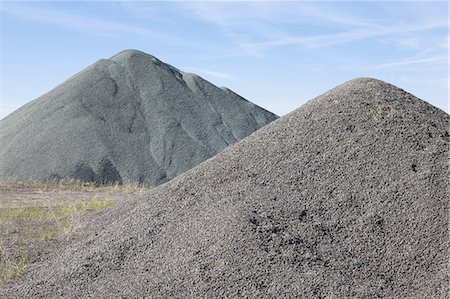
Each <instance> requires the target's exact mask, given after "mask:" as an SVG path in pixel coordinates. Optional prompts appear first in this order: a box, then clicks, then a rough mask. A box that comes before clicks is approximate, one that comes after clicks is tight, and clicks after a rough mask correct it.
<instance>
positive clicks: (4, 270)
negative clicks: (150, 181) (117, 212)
mask: <svg viewBox="0 0 450 299" xmlns="http://www.w3.org/2000/svg"><path fill="white" fill-rule="evenodd" d="M112 204H113V200H112V199H111V198H109V197H104V198H95V197H94V198H93V199H91V200H90V201H87V202H77V203H62V204H59V205H48V206H42V207H24V208H23V207H22V208H3V209H1V208H0V236H1V237H2V238H3V237H5V239H4V240H5V241H8V240H9V243H8V244H7V246H6V247H2V246H1V245H2V244H0V283H5V282H7V281H10V280H13V279H15V278H16V277H17V276H19V275H21V274H23V273H25V272H27V271H28V268H29V266H30V264H31V262H32V260H33V259H32V258H29V256H30V255H29V253H30V252H27V250H26V248H33V246H36V244H41V245H42V246H45V244H48V243H45V242H46V241H47V240H51V239H55V238H57V237H59V236H61V235H64V234H66V233H69V232H70V231H73V230H74V229H75V228H76V224H77V221H78V220H79V216H81V215H82V214H83V213H87V212H90V211H95V210H102V209H106V208H108V207H110V206H111V205H112ZM0 240H1V239H0ZM11 240H14V241H11ZM30 250H32V249H30Z"/></svg>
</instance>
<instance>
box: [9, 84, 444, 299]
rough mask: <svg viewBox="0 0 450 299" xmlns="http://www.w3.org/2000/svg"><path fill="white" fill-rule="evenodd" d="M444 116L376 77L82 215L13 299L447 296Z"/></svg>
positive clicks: (343, 87) (12, 293) (15, 290)
mask: <svg viewBox="0 0 450 299" xmlns="http://www.w3.org/2000/svg"><path fill="white" fill-rule="evenodd" d="M449 121H450V117H449V115H448V114H447V113H445V112H444V111H441V110H439V109H438V108H435V107H433V106H431V105H429V104H427V103H426V102H423V101H422V100H419V99H418V98H416V97H414V96H413V95H411V94H409V93H407V92H405V91H403V90H401V89H398V88H396V87H395V86H392V85H389V84H387V83H384V82H382V81H378V80H374V79H366V78H363V79H355V80H352V81H349V82H347V83H345V84H343V85H340V86H338V87H336V88H335V89H333V90H331V91H329V92H327V93H325V94H323V95H321V96H319V97H317V98H315V99H313V100H311V101H310V102H308V103H307V104H305V105H303V106H301V107H300V108H299V109H297V110H295V111H294V112H292V113H290V114H288V115H286V116H284V117H282V118H281V119H279V120H277V121H275V122H273V123H271V124H270V125H268V126H265V127H264V128H262V129H260V130H258V131H257V132H256V133H254V134H252V135H250V136H249V137H247V138H246V139H244V140H242V141H240V142H238V143H236V144H234V145H232V146H230V147H228V148H227V149H225V150H224V151H223V152H222V153H220V154H218V155H216V156H214V157H213V158H211V159H209V160H207V161H205V162H204V163H202V164H200V165H199V166H197V167H195V168H193V169H191V170H190V171H187V172H185V173H184V174H181V175H180V176H178V177H177V178H175V179H173V180H171V181H170V182H168V183H166V184H163V185H161V186H159V187H158V188H155V189H154V190H152V191H151V192H149V194H148V195H146V196H144V199H140V200H132V201H127V202H124V203H123V204H119V205H117V206H116V207H115V208H113V209H110V210H108V211H106V212H105V213H104V214H102V215H101V216H100V217H97V218H95V219H93V220H92V222H91V223H90V227H89V229H88V230H87V232H86V235H85V236H84V238H83V239H82V240H80V241H78V242H76V243H74V244H71V245H70V246H68V247H66V248H64V249H63V250H61V251H60V252H58V253H57V254H56V253H55V254H54V255H51V256H48V257H47V258H46V259H44V260H42V261H40V262H38V263H37V264H35V265H34V266H32V268H31V269H30V271H29V273H27V274H26V275H25V276H23V277H22V278H20V279H19V280H17V281H16V283H14V284H12V285H10V286H9V287H8V289H7V290H5V291H4V293H3V294H5V296H7V297H8V296H9V297H11V298H12V297H16V298H25V297H27V298H61V297H64V298H88V297H92V298H119V297H120V298H175V297H177V298H225V297H229V298H447V295H448V293H447V292H448V282H449V281H448V271H447V263H448V249H449V248H448V202H449V193H448V191H449V181H448V175H449V165H448V146H449V132H448V126H449Z"/></svg>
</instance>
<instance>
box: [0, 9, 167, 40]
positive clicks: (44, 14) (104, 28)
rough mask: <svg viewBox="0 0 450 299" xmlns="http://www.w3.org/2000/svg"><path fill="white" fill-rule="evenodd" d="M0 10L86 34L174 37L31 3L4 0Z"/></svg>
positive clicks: (164, 38) (157, 37) (165, 38)
mask: <svg viewBox="0 0 450 299" xmlns="http://www.w3.org/2000/svg"><path fill="white" fill-rule="evenodd" d="M0 10H1V11H2V12H3V13H5V14H8V15H11V16H15V17H18V18H22V19H27V20H31V21H36V22H43V23H48V24H52V25H56V26H59V27H62V28H66V29H71V30H75V31H80V32H83V33H88V34H94V35H103V36H115V34H117V33H128V34H134V35H140V36H144V37H149V38H156V39H163V40H172V41H174V38H173V37H171V36H168V35H166V34H161V33H160V32H157V31H152V30H149V29H146V28H141V27H138V26H132V25H128V24H123V23H120V22H112V21H106V20H100V19H97V18H94V17H89V16H83V15H77V14H74V13H67V12H62V11H58V10H54V9H47V8H41V7H36V6H33V5H24V4H17V3H10V2H6V3H4V4H3V5H2V6H1V7H0Z"/></svg>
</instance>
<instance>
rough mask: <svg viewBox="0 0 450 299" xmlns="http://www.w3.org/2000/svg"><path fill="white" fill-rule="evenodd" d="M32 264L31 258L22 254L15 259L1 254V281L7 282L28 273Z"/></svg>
mask: <svg viewBox="0 0 450 299" xmlns="http://www.w3.org/2000/svg"><path fill="white" fill-rule="evenodd" d="M30 265H31V260H30V259H29V258H27V257H24V256H21V257H18V258H15V259H12V258H5V257H4V256H3V255H2V254H0V282H7V281H10V280H13V279H15V278H16V277H17V276H19V275H21V274H23V273H26V272H27V271H28V268H29V267H30Z"/></svg>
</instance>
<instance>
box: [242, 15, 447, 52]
mask: <svg viewBox="0 0 450 299" xmlns="http://www.w3.org/2000/svg"><path fill="white" fill-rule="evenodd" d="M446 26H447V24H446V23H444V22H434V23H430V24H419V25H416V26H402V27H394V28H391V27H384V26H377V27H375V26H373V27H372V28H362V29H355V30H350V31H344V32H337V33H331V34H324V35H314V36H300V37H299V36H292V35H290V36H286V37H283V38H275V39H273V40H270V41H265V42H253V43H252V42H250V43H241V44H240V46H241V47H242V49H244V50H246V51H247V53H252V52H253V53H257V52H261V51H266V50H268V49H271V48H274V47H278V46H302V47H307V48H323V47H330V46H335V45H339V44H346V43H350V42H356V41H361V40H368V39H373V38H382V37H384V38H388V37H392V36H396V35H402V34H405V33H410V32H420V31H427V30H431V29H437V28H446ZM417 41H418V39H416V40H415V42H416V43H417Z"/></svg>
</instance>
